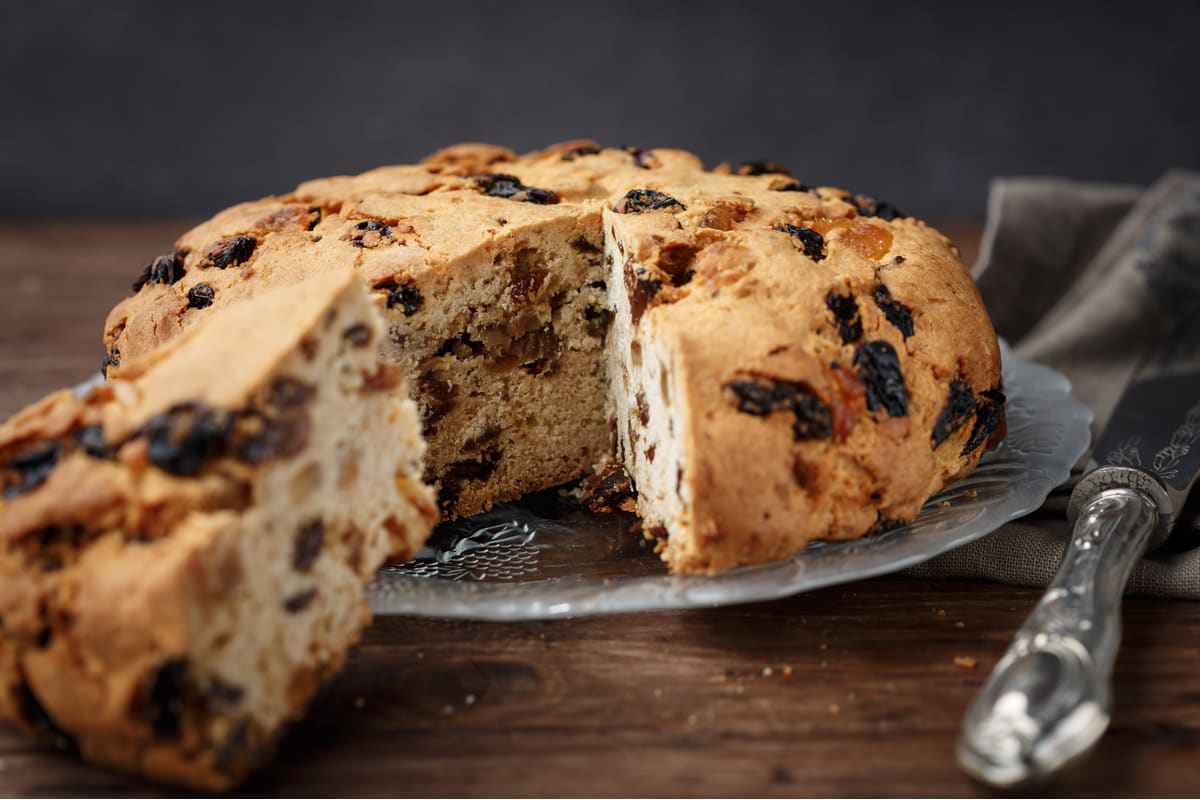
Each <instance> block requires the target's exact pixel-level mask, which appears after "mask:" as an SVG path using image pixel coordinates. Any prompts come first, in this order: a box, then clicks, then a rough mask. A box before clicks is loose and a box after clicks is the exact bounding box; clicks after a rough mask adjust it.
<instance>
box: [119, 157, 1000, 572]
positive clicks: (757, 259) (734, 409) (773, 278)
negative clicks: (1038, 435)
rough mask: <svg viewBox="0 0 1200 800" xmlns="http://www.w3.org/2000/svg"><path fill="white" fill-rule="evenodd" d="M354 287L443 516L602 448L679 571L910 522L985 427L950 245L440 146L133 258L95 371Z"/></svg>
mask: <svg viewBox="0 0 1200 800" xmlns="http://www.w3.org/2000/svg"><path fill="white" fill-rule="evenodd" d="M326 271H332V272H339V271H350V272H354V273H357V274H360V275H362V276H363V278H364V279H365V280H366V281H367V282H368V283H369V284H370V285H371V287H372V288H373V290H374V294H375V301H376V303H377V304H378V306H379V307H380V308H381V309H382V311H383V313H384V314H385V316H386V317H387V325H388V336H387V339H386V341H385V342H384V343H383V345H382V349H383V351H384V356H385V358H386V359H387V360H388V361H389V362H391V363H395V364H398V365H401V366H402V367H404V368H405V369H407V370H410V371H411V372H412V374H414V375H415V376H416V379H415V388H414V393H415V397H416V400H417V402H418V404H419V405H420V408H421V413H422V420H423V427H424V433H425V436H426V439H427V441H428V446H429V453H428V459H427V461H428V463H427V473H426V474H427V477H428V478H429V480H431V481H434V482H436V483H437V485H438V487H439V501H440V504H441V508H442V510H443V512H444V513H445V514H446V515H447V516H455V515H465V514H472V513H475V512H477V511H480V510H483V509H486V508H487V507H489V506H490V505H492V504H493V503H495V502H497V501H500V500H506V499H512V498H516V497H519V496H520V495H521V494H523V493H526V492H529V491H533V490H537V489H542V488H545V487H547V486H552V485H555V484H557V483H561V482H563V481H567V480H570V479H572V478H575V477H577V476H579V475H581V474H583V473H584V472H586V471H587V470H588V469H589V468H590V467H591V466H592V465H593V464H595V463H596V462H598V461H602V460H604V459H605V458H607V457H609V456H610V454H613V453H614V452H615V455H616V458H617V459H618V460H619V462H620V463H621V464H622V465H624V467H625V468H626V469H627V470H628V471H629V473H630V475H631V476H632V477H633V479H634V482H635V484H636V489H637V494H638V510H639V513H640V514H641V516H642V518H643V521H644V523H645V526H646V530H647V531H648V532H650V533H652V534H654V535H657V536H660V537H663V538H664V539H665V542H664V544H663V555H664V558H665V559H666V560H667V562H668V564H669V565H670V567H671V568H672V569H673V570H675V571H679V572H711V571H715V570H719V569H723V568H727V567H731V566H734V565H737V564H746V563H755V562H759V561H763V560H767V559H772V558H777V557H780V556H785V555H788V554H790V553H793V552H795V551H796V550H798V549H799V548H801V547H803V546H804V545H805V544H806V543H807V542H809V541H811V540H813V539H820V538H847V537H854V536H860V535H863V534H864V533H866V532H868V531H871V530H873V529H877V528H879V527H881V526H887V525H890V524H893V523H895V522H900V521H903V520H907V519H910V518H911V517H912V516H913V515H914V514H915V513H916V512H917V509H918V508H919V507H920V506H921V504H922V503H923V502H924V501H925V499H926V498H928V497H929V496H930V494H932V493H933V492H935V491H937V490H938V489H939V488H940V487H941V486H942V485H943V484H944V483H945V482H946V481H948V480H950V479H952V478H953V477H955V476H958V475H962V474H965V473H966V472H968V471H970V470H971V469H972V468H973V467H974V465H975V464H976V463H977V461H978V459H979V457H980V455H981V453H982V451H983V449H984V448H985V446H986V445H987V444H989V443H991V442H994V441H996V440H997V438H998V437H1000V436H1002V435H1003V416H1004V415H1003V394H1002V393H1001V391H1000V385H999V384H1000V365H999V350H998V347H997V343H996V337H995V334H994V332H993V330H992V327H991V323H990V321H989V320H988V317H987V315H986V312H985V311H984V309H983V305H982V303H981V301H980V298H979V295H978V293H977V292H976V290H975V287H974V285H973V284H972V282H971V280H970V277H969V275H968V273H967V271H966V270H965V268H964V267H963V265H962V263H961V261H960V259H959V257H958V253H957V251H956V250H955V249H954V247H953V245H952V244H951V243H950V242H949V240H948V239H946V237H944V236H943V235H942V234H940V233H938V232H937V231H936V230H934V229H932V228H930V227H928V226H927V225H925V224H924V223H922V222H920V221H918V220H914V219H910V218H907V217H905V216H904V215H903V214H901V213H900V212H899V211H897V209H896V208H895V207H894V206H891V205H889V204H887V203H882V202H876V201H874V200H872V199H870V198H867V197H864V196H861V195H851V194H850V193H848V192H845V191H842V190H838V189H833V188H820V187H819V188H813V187H810V186H807V185H804V184H802V183H801V182H799V181H798V180H796V179H795V178H793V177H791V176H790V175H788V174H787V170H786V169H785V168H783V167H781V166H779V165H777V164H771V163H763V162H755V163H747V164H742V165H740V166H739V167H737V168H736V169H735V168H730V167H728V166H724V165H723V166H721V167H718V168H716V169H714V170H706V169H705V168H704V167H703V165H702V164H701V163H700V161H699V160H698V159H697V158H696V157H695V156H693V155H692V154H690V153H686V152H683V151H679V150H667V149H656V150H640V149H637V148H602V147H600V146H598V145H596V144H595V143H593V142H589V141H574V142H567V143H563V144H561V145H556V146H553V147H550V148H547V149H545V150H542V151H538V152H535V153H530V154H527V155H524V156H518V155H516V154H515V153H513V152H511V151H508V150H506V149H504V148H500V147H495V146H491V145H479V144H468V145H458V146H455V147H451V148H448V149H446V150H443V151H440V152H438V153H435V154H434V155H432V156H430V157H429V158H427V159H425V161H423V162H422V163H421V164H417V165H408V166H394V167H383V168H380V169H377V170H373V171H370V172H367V173H364V174H362V175H358V176H342V177H335V178H327V179H321V180H315V181H310V182H308V183H304V184H301V185H300V186H299V187H297V188H296V189H295V190H294V191H293V192H291V193H289V194H287V195H283V196H280V197H272V198H266V199H263V200H258V201H254V202H251V203H245V204H242V205H239V206H235V207H234V208H232V209H229V210H227V211H225V212H222V213H221V214H219V215H217V216H216V217H215V218H214V219H213V220H211V221H210V222H207V223H205V224H203V225H201V226H200V227H198V228H196V229H195V230H192V231H190V232H189V233H187V234H185V235H184V236H183V237H182V238H181V239H180V240H179V242H178V243H177V247H176V249H175V251H174V252H172V253H170V254H168V255H166V256H163V257H160V258H159V259H157V260H155V261H154V262H152V263H151V264H150V265H149V266H147V267H146V268H145V270H144V271H143V273H142V275H141V277H140V278H139V279H138V281H137V283H136V284H135V294H134V295H133V296H132V297H130V298H128V299H127V300H125V301H123V302H122V303H121V304H119V305H118V306H117V307H116V308H115V309H114V310H113V311H112V312H111V314H110V315H109V318H108V320H107V323H106V329H105V333H104V341H105V346H106V352H107V356H106V359H105V360H106V363H109V364H112V365H115V369H113V370H110V372H111V373H112V374H117V375H119V374H120V373H121V370H122V369H123V366H121V362H122V359H124V358H127V357H128V356H130V355H136V354H138V353H142V352H145V351H147V350H149V349H151V348H153V347H156V346H157V345H159V344H160V343H161V342H163V341H165V340H169V339H170V338H172V337H174V336H176V335H178V334H179V333H180V332H181V331H184V330H187V329H188V328H190V327H191V326H192V325H194V324H197V322H198V321H200V320H202V319H203V318H204V317H205V316H206V315H208V314H211V313H213V311H214V310H217V309H220V308H222V307H225V306H230V305H236V304H238V303H241V302H243V301H244V300H245V299H246V298H248V297H253V296H254V295H255V294H257V293H258V292H261V291H264V290H265V289H266V288H268V287H270V286H274V285H285V284H288V283H292V282H295V281H296V280H299V279H301V278H302V277H303V276H305V275H308V274H312V273H315V272H326Z"/></svg>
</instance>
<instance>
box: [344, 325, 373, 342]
mask: <svg viewBox="0 0 1200 800" xmlns="http://www.w3.org/2000/svg"><path fill="white" fill-rule="evenodd" d="M342 338H344V339H345V340H346V341H347V342H349V343H350V345H351V346H353V347H366V346H367V345H369V344H371V339H372V338H373V336H372V333H371V326H370V325H367V324H365V323H362V322H359V323H357V324H355V325H351V326H350V327H349V328H346V330H345V331H344V332H343V333H342Z"/></svg>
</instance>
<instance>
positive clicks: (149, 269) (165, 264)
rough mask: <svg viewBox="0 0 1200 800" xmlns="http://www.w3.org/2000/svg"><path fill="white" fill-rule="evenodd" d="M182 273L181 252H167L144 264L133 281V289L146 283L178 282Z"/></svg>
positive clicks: (138, 288)
mask: <svg viewBox="0 0 1200 800" xmlns="http://www.w3.org/2000/svg"><path fill="white" fill-rule="evenodd" d="M183 274H184V269H183V253H181V252H179V251H176V252H174V253H167V254H166V255H163V256H159V257H158V258H156V259H154V260H153V261H151V262H150V263H149V264H147V265H146V267H145V269H143V270H142V274H141V275H139V276H138V279H137V280H136V281H134V282H133V290H134V291H135V292H137V291H141V288H142V287H143V286H145V285H146V284H148V283H162V284H166V285H168V286H169V285H171V284H174V283H178V282H179V279H180V278H182V277H183Z"/></svg>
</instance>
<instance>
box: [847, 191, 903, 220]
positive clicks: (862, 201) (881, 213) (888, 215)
mask: <svg viewBox="0 0 1200 800" xmlns="http://www.w3.org/2000/svg"><path fill="white" fill-rule="evenodd" d="M850 204H851V205H853V206H854V207H855V208H856V209H858V213H859V214H861V215H862V216H864V217H879V218H880V219H882V220H886V221H887V222H891V221H892V220H894V219H904V218H905V217H907V216H908V215H907V214H905V213H904V212H903V211H901V210H900V209H898V208H896V207H895V206H894V205H892V204H891V203H885V202H882V201H880V200H876V199H875V198H873V197H867V196H866V195H865V194H860V195H855V196H854V198H853V199H851V200H850Z"/></svg>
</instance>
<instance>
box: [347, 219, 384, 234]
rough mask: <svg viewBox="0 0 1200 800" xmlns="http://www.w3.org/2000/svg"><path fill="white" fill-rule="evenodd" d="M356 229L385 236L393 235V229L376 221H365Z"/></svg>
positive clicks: (356, 226)
mask: <svg viewBox="0 0 1200 800" xmlns="http://www.w3.org/2000/svg"><path fill="white" fill-rule="evenodd" d="M354 227H355V228H356V229H357V230H360V231H374V232H376V233H378V234H381V235H383V236H391V235H392V229H391V228H390V227H389V226H388V225H387V224H385V223H383V222H379V221H378V220H374V219H364V220H363V221H362V222H360V223H358V224H357V225H355V226H354Z"/></svg>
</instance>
